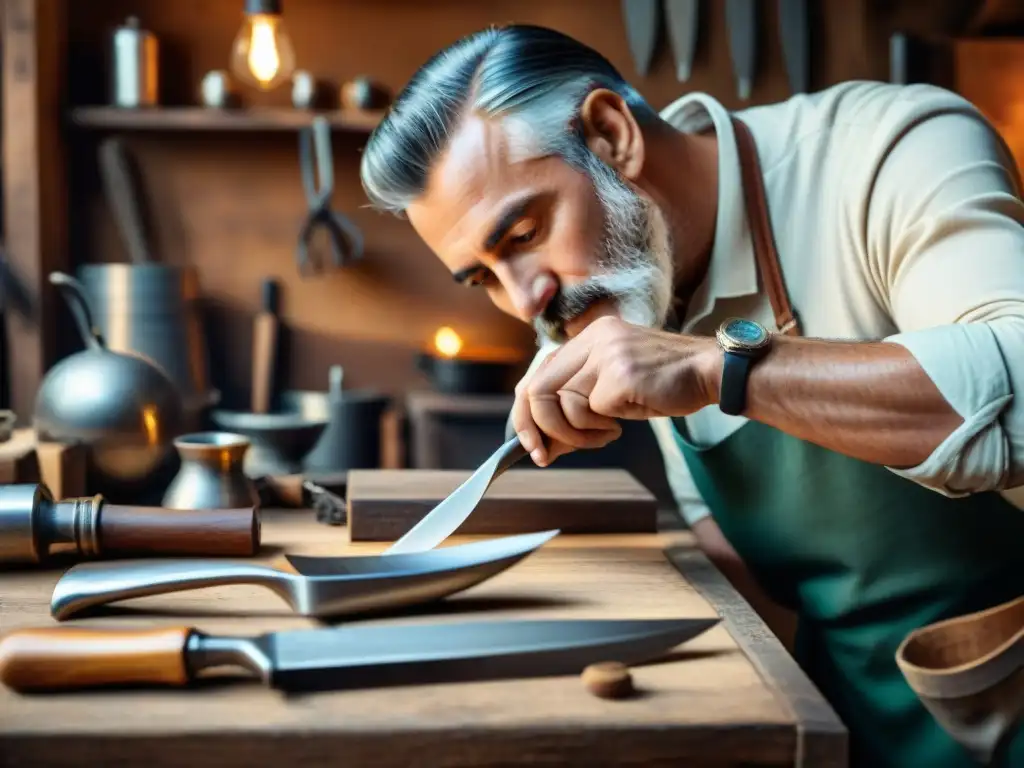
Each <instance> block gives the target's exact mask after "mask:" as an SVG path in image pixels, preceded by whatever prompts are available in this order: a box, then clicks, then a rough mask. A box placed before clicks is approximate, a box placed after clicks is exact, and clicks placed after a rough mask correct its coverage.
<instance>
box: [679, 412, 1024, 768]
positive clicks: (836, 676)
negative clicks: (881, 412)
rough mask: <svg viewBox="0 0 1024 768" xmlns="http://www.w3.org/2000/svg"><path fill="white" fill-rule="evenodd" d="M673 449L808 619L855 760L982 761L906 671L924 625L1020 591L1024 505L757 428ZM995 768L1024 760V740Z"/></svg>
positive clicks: (728, 533)
mask: <svg viewBox="0 0 1024 768" xmlns="http://www.w3.org/2000/svg"><path fill="white" fill-rule="evenodd" d="M675 422H676V432H677V442H678V443H679V445H680V448H681V450H682V453H683V456H684V458H685V459H686V464H687V466H688V467H689V469H690V472H691V473H692V475H693V479H694V482H695V484H696V486H697V489H698V490H699V491H700V493H701V495H702V497H703V498H704V500H705V502H706V503H707V505H708V508H709V509H710V510H711V512H712V516H713V517H714V519H715V522H716V523H717V524H718V526H719V527H720V528H721V529H722V533H723V534H724V535H725V537H726V538H727V539H728V540H729V542H730V544H732V546H733V547H734V548H735V549H736V551H737V552H738V553H739V555H740V556H741V557H742V558H743V560H744V561H745V562H746V564H747V566H748V567H749V568H750V570H751V572H752V573H753V574H754V576H755V577H756V578H757V580H758V581H759V582H760V584H761V585H762V586H763V587H764V589H765V591H766V592H767V593H768V594H769V595H770V596H771V597H773V598H774V599H775V600H776V601H778V602H779V603H780V604H782V605H785V606H786V607H788V608H791V609H793V610H794V611H796V612H797V614H798V615H799V618H800V623H799V629H798V633H797V645H796V651H795V653H796V658H797V661H798V663H799V664H800V665H801V667H802V668H803V669H804V671H805V673H806V674H807V675H808V677H810V679H811V680H812V681H813V682H814V683H815V685H817V686H818V688H819V689H820V690H821V692H822V695H823V696H824V697H825V698H826V699H827V700H828V701H829V703H830V704H831V705H832V707H833V708H834V709H835V710H836V714H838V715H839V718H840V719H841V720H842V721H843V723H844V724H845V725H846V727H847V729H848V730H849V732H850V750H851V751H850V757H851V765H852V766H873V768H888V766H892V768H917V767H918V766H920V767H921V768H926V767H927V768H945V766H950V767H951V768H952V767H954V766H956V767H959V766H976V765H978V764H977V763H976V762H974V760H973V758H971V757H970V755H969V754H968V753H967V752H966V750H964V749H963V748H962V747H961V746H960V745H959V744H957V743H956V742H955V741H954V740H953V739H952V737H951V736H949V735H948V734H947V733H946V732H945V731H944V730H943V729H942V728H941V727H940V726H939V724H938V723H937V722H936V720H935V719H934V718H933V717H932V715H931V714H930V713H929V712H928V711H927V710H926V709H925V707H924V705H923V704H922V703H921V702H920V700H919V699H918V698H917V696H916V694H915V693H914V692H913V691H912V690H911V689H910V687H909V686H908V685H907V683H906V681H905V680H904V678H903V675H902V674H901V673H900V670H899V668H898V667H897V665H896V660H895V654H896V649H897V647H898V646H899V644H900V642H902V640H903V638H904V637H906V635H907V634H908V633H909V632H911V631H912V630H914V629H917V628H918V627H921V626H924V625H926V624H930V623H932V622H935V621H938V620H940V619H944V618H949V617H953V616H959V615H963V614H966V613H969V612H972V611H975V610H980V609H983V608H988V607H992V606H995V605H998V604H1001V603H1003V602H1006V601H1009V600H1012V599H1013V598H1015V597H1017V596H1019V595H1021V594H1024V562H1022V560H1024V554H1022V553H1024V511H1021V510H1019V509H1017V508H1016V507H1014V506H1013V505H1011V504H1009V503H1008V502H1007V501H1005V500H1004V499H1003V498H1002V497H1001V496H999V495H998V494H994V493H984V494H977V495H974V496H970V497H967V498H963V499H950V498H947V497H945V496H941V495H939V494H938V493H936V492H934V491H931V490H928V489H926V488H923V487H921V486H919V485H917V484H916V483H914V482H912V481H910V480H906V479H904V478H902V477H900V476H898V475H895V474H893V473H892V472H890V471H889V470H887V469H885V468H884V467H880V466H877V465H873V464H869V463H866V462H862V461H859V460H856V459H852V458H849V457H847V456H843V455H842V454H839V453H835V452H834V451H829V450H827V449H825V448H821V447H819V446H817V445H814V444H812V443H808V442H804V441H802V440H799V439H797V438H795V437H791V436H789V435H787V434H785V433H783V432H780V431H778V430H776V429H774V428H772V427H769V426H766V425H764V424H760V423H757V422H753V421H751V422H748V423H747V424H746V425H744V426H743V427H741V428H740V429H739V430H737V431H736V432H734V433H733V434H732V435H730V436H729V437H728V438H726V440H725V441H724V442H722V443H720V444H718V445H716V446H713V447H710V448H707V449H701V448H698V447H696V446H694V445H692V444H691V443H690V442H688V441H687V439H686V437H685V436H686V431H685V426H684V425H683V423H682V422H683V420H682V419H677V420H675ZM1007 752H1008V753H1009V754H1003V755H1002V756H1001V757H1000V759H999V760H998V761H997V762H996V763H994V765H998V766H1000V768H1011V766H1012V767H1013V768H1021V767H1022V766H1024V733H1020V732H1018V733H1017V735H1016V738H1015V739H1014V740H1013V743H1012V745H1011V747H1010V748H1009V749H1008V750H1007Z"/></svg>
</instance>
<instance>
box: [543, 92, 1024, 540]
mask: <svg viewBox="0 0 1024 768" xmlns="http://www.w3.org/2000/svg"><path fill="white" fill-rule="evenodd" d="M662 116H663V117H664V118H665V119H666V120H667V121H668V122H669V123H671V124H672V125H674V126H675V127H676V128H678V129H679V130H683V131H698V130H704V129H706V128H707V127H709V126H712V125H713V127H714V129H715V131H716V133H717V135H718V139H719V198H718V214H717V222H716V233H715V243H714V248H713V252H712V256H711V262H710V267H709V270H708V275H707V277H706V279H705V281H704V284H703V285H701V286H700V287H699V288H698V290H697V293H696V294H695V296H694V299H693V301H691V303H690V308H689V315H688V316H687V317H686V319H685V321H684V324H683V327H682V331H683V332H684V333H698V334H711V333H713V332H714V329H715V328H716V327H717V326H718V325H719V324H720V323H721V322H722V321H723V320H724V319H725V318H726V317H729V316H744V317H750V318H752V319H755V320H758V321H760V322H762V323H764V324H765V325H766V326H768V327H769V328H772V327H774V317H773V314H772V310H771V305H770V304H769V302H768V298H767V295H766V294H764V293H763V291H762V290H761V286H760V284H759V281H758V277H757V270H756V267H755V262H754V255H753V250H752V246H751V241H750V234H749V230H748V228H747V222H746V215H745V211H744V206H743V198H742V192H741V187H740V168H739V158H738V155H737V151H736V140H735V136H734V134H733V130H732V126H731V124H730V122H729V115H728V113H727V111H726V110H725V108H724V107H723V106H722V105H721V104H720V103H719V102H717V101H716V100H715V99H713V98H711V97H710V96H707V95H705V94H698V93H695V94H689V95H687V96H684V97H682V98H681V99H679V100H677V101H675V102H674V103H672V104H671V105H669V106H668V107H667V108H666V109H665V110H663V112H662ZM738 116H739V117H741V118H742V119H743V120H744V121H745V122H746V123H747V125H749V126H750V129H751V131H752V133H753V135H754V138H755V142H756V144H757V147H758V154H759V157H760V162H761V168H762V172H763V173H764V178H765V192H766V195H767V199H768V207H769V211H770V216H771V219H772V227H773V231H774V235H775V241H776V246H777V248H778V252H779V258H780V262H781V268H782V273H783V280H784V282H785V285H786V289H787V291H788V293H789V297H790V301H791V303H792V305H793V307H794V310H795V311H796V312H797V314H798V315H799V317H800V321H801V326H802V332H803V335H805V336H813V337H818V338H826V339H837V340H838V339H845V340H880V339H883V340H885V341H887V342H890V343H893V344H901V345H902V346H904V347H906V348H907V349H908V350H909V351H910V352H911V353H912V354H913V355H914V356H915V358H916V359H917V360H918V362H919V363H920V365H921V366H922V368H923V369H924V370H925V372H926V373H927V374H928V375H929V377H930V378H931V379H932V380H933V381H934V383H935V385H936V386H937V387H938V389H939V391H940V392H941V393H942V394H943V396H944V397H945V398H946V399H947V400H948V401H949V403H950V404H951V406H952V407H953V408H954V409H955V410H956V411H957V413H959V414H960V416H962V417H963V422H964V423H963V425H962V426H961V427H960V428H959V429H957V430H956V431H955V432H954V433H953V434H951V435H950V436H949V437H948V438H947V439H946V440H945V441H944V442H943V443H942V444H941V445H939V446H938V448H936V450H935V451H934V452H933V453H932V455H931V456H929V457H928V458H927V459H926V460H925V461H924V462H922V463H921V464H920V465H919V466H916V467H912V468H909V469H902V470H896V469H892V468H890V469H892V471H893V472H896V473H898V474H900V475H902V476H904V477H906V478H908V479H910V480H912V481H914V482H917V483H920V484H921V485H923V486H925V487H928V488H931V489H933V490H935V491H936V492H938V493H942V494H945V495H949V496H960V495H966V494H969V493H973V492H978V491H986V490H999V491H1002V492H1004V495H1005V496H1007V498H1009V499H1010V500H1011V501H1013V502H1015V503H1018V506H1024V487H1019V486H1024V399H1015V398H1014V397H1013V393H1014V392H1015V391H1017V390H1018V389H1019V388H1020V389H1021V391H1024V204H1022V202H1021V199H1020V180H1019V177H1018V175H1017V170H1016V166H1015V163H1014V161H1013V158H1012V156H1011V155H1010V152H1009V151H1008V149H1007V148H1006V146H1005V145H1004V144H1003V142H1002V141H1001V139H1000V138H999V136H998V134H997V133H996V131H995V130H994V129H993V128H992V126H991V125H990V124H989V123H987V122H986V121H985V120H984V118H983V117H982V116H981V115H980V114H979V113H978V111H977V110H976V109H975V108H974V107H973V106H972V105H971V104H970V103H969V102H967V101H966V100H964V99H963V98H961V97H960V96H958V95H956V94H953V93H950V92H948V91H945V90H942V89H939V88H936V87H933V86H927V85H913V86H894V85H888V84H883V83H869V82H850V83H844V84H841V85H838V86H834V87H832V88H829V89H827V90H825V91H821V92H819V93H815V94H811V95H808V96H798V97H795V98H792V99H789V100H787V101H785V102H782V103H778V104H772V105H766V106H759V107H754V108H752V109H748V110H744V111H742V112H740V113H738ZM548 351H549V350H548V349H542V350H540V351H539V353H538V360H539V359H540V358H541V357H543V356H545V355H546V353H547V352H548ZM745 423H746V419H745V418H744V417H740V416H727V415H725V414H723V413H721V411H720V410H719V409H718V407H717V406H711V407H708V408H704V409H702V410H701V411H699V412H698V413H695V414H692V415H690V416H688V417H686V424H687V429H688V431H689V433H690V437H691V439H693V440H695V441H697V442H698V443H701V444H705V445H707V444H714V443H717V442H718V441H720V440H722V439H724V438H725V437H727V436H728V435H730V434H731V433H732V432H733V431H734V430H736V429H738V428H739V427H741V426H742V425H743V424H745ZM651 426H652V428H653V429H654V433H655V435H656V437H657V439H658V443H659V445H660V447H661V451H662V455H663V457H664V460H665V468H666V471H667V474H668V480H669V483H670V485H671V486H672V488H673V491H674V493H675V496H676V499H677V502H678V504H679V507H680V510H681V512H682V514H683V516H684V517H685V518H686V519H687V520H688V521H689V522H690V523H693V522H695V521H696V520H698V519H700V518H701V517H704V516H705V515H707V514H708V509H707V507H706V506H705V504H704V502H703V500H702V499H701V498H700V494H699V493H698V492H697V489H696V487H695V485H694V483H693V481H692V478H691V477H690V475H689V471H688V470H687V468H686V464H685V462H684V460H683V458H682V456H681V454H680V452H679V449H678V447H677V446H676V443H675V439H674V436H673V428H672V426H671V423H670V422H668V420H667V419H655V420H652V422H651ZM1015 488H1017V491H1016V492H1015V491H1014V490H1013V489H1015ZM1018 497H1019V498H1021V499H1022V501H1020V502H1018V501H1017V498H1018Z"/></svg>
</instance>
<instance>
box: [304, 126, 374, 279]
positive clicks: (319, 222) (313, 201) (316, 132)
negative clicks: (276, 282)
mask: <svg viewBox="0 0 1024 768" xmlns="http://www.w3.org/2000/svg"><path fill="white" fill-rule="evenodd" d="M299 158H300V162H301V167H302V185H303V187H305V189H306V199H307V200H308V201H309V215H308V216H307V217H306V220H305V222H304V223H303V225H302V230H301V232H300V233H299V271H300V272H302V273H303V274H307V273H309V272H310V271H318V268H319V267H321V266H322V264H320V265H318V264H317V263H316V262H315V261H314V260H313V259H312V258H311V257H310V252H309V251H310V243H311V242H312V240H313V236H314V234H315V232H316V230H317V229H318V228H323V229H325V230H326V231H327V235H328V239H329V241H330V248H331V261H332V262H333V264H334V266H336V267H341V266H345V265H346V264H349V263H351V262H353V261H357V260H358V259H360V258H362V255H363V234H362V232H361V231H360V230H359V227H357V226H356V225H355V223H354V222H352V221H350V220H349V219H348V218H347V217H346V216H345V215H344V214H342V213H341V212H339V211H335V210H333V209H332V208H331V196H332V195H333V194H334V158H333V155H332V154H331V124H330V122H329V121H328V120H327V118H325V117H323V116H320V115H318V116H316V117H314V118H313V122H312V125H310V126H309V127H306V128H302V129H301V130H300V131H299ZM318 176H319V182H320V184H319V186H317V177H318Z"/></svg>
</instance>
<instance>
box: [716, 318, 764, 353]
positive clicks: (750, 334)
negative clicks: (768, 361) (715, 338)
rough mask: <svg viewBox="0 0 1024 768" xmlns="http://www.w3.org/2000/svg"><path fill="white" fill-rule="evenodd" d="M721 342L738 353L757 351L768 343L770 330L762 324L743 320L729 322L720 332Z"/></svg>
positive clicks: (737, 319)
mask: <svg viewBox="0 0 1024 768" xmlns="http://www.w3.org/2000/svg"><path fill="white" fill-rule="evenodd" d="M719 340H720V341H721V342H722V343H723V344H724V345H725V346H726V347H727V348H731V349H735V350H737V351H739V350H743V349H751V350H753V349H757V348H759V347H762V346H764V345H765V344H767V343H768V340H769V334H768V330H767V329H766V328H765V327H764V326H763V325H761V324H760V323H755V322H754V321H753V320H745V319H743V318H735V319H732V320H729V321H727V322H726V323H725V324H724V325H723V326H722V328H721V331H720V332H719Z"/></svg>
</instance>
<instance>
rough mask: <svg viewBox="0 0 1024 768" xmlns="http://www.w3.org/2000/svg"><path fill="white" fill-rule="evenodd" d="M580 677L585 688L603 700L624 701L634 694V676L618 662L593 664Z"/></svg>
mask: <svg viewBox="0 0 1024 768" xmlns="http://www.w3.org/2000/svg"><path fill="white" fill-rule="evenodd" d="M580 677H581V678H582V680H583V685H584V687H586V689H587V690H588V691H590V692H591V693H592V694H594V695H595V696H598V697H600V698H602V699H622V698H626V697H627V696H630V695H632V694H633V692H634V688H633V676H632V675H631V674H630V673H629V669H628V668H627V667H626V665H625V664H621V663H619V662H617V661H603V662H600V663H598V664H591V665H590V666H589V667H587V668H586V669H584V670H583V674H582V675H581V676H580Z"/></svg>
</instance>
